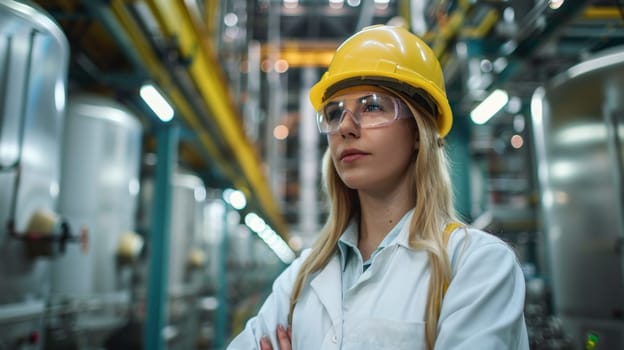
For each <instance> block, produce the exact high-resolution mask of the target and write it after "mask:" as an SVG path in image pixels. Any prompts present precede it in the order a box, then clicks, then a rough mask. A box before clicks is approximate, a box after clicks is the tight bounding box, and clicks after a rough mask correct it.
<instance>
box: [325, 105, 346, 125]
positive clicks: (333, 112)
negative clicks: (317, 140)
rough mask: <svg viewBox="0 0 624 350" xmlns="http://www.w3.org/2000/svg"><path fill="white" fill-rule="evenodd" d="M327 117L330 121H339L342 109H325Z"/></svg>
mask: <svg viewBox="0 0 624 350" xmlns="http://www.w3.org/2000/svg"><path fill="white" fill-rule="evenodd" d="M325 117H326V118H327V121H328V122H335V121H338V120H340V117H342V109H340V108H334V109H328V110H325Z"/></svg>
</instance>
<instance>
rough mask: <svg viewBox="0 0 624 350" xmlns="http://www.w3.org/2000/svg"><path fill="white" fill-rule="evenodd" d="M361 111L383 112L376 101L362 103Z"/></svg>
mask: <svg viewBox="0 0 624 350" xmlns="http://www.w3.org/2000/svg"><path fill="white" fill-rule="evenodd" d="M362 111H364V112H383V107H382V106H381V105H380V104H378V103H374V102H369V103H366V104H364V106H363V108H362Z"/></svg>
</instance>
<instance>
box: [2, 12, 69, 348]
mask: <svg viewBox="0 0 624 350" xmlns="http://www.w3.org/2000/svg"><path fill="white" fill-rule="evenodd" d="M68 62H69V46H68V43H67V39H66V38H65V35H64V34H63V32H62V31H61V29H60V28H59V26H58V25H57V24H56V23H55V22H54V20H53V19H52V18H51V17H50V16H49V15H48V14H46V13H45V12H43V11H42V10H41V9H40V8H38V7H36V6H34V5H29V4H26V3H23V2H16V1H10V0H9V1H7V0H5V1H2V2H0V225H1V226H0V227H1V229H0V281H1V282H0V286H1V287H0V330H2V331H1V332H0V343H1V344H9V345H8V346H9V347H10V348H14V347H15V348H17V346H19V344H17V343H15V342H16V341H25V342H32V341H33V339H28V334H31V335H32V334H35V333H36V332H39V331H40V329H39V328H40V326H41V324H42V321H41V319H38V317H39V316H37V315H40V314H41V313H42V312H43V308H44V305H45V299H46V298H47V296H48V292H49V288H50V283H49V281H50V278H49V261H48V259H46V258H41V257H34V258H31V257H28V256H27V246H26V244H25V241H24V240H22V239H21V238H24V237H23V236H24V235H23V233H24V232H25V231H26V229H27V226H28V224H29V221H30V219H31V218H32V217H33V215H34V214H35V213H37V212H45V213H47V214H50V215H53V214H54V212H55V209H56V204H57V196H58V192H59V173H60V154H61V153H60V152H61V139H62V130H63V129H62V124H63V118H64V113H65V97H66V85H67V67H68ZM11 221H13V222H14V224H15V225H14V227H13V228H14V229H13V230H9V228H8V226H7V225H8V224H9V222H11ZM9 231H11V232H13V233H14V234H15V237H13V236H12V235H10V232H9ZM29 320H30V321H29ZM31 321H32V322H31ZM32 332H35V333H32ZM24 337H26V338H24ZM35 337H36V336H35ZM24 346H25V345H24ZM35 346H36V344H35Z"/></svg>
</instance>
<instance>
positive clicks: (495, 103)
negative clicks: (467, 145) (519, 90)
mask: <svg viewBox="0 0 624 350" xmlns="http://www.w3.org/2000/svg"><path fill="white" fill-rule="evenodd" d="M508 101H509V95H508V94H507V92H506V91H503V90H500V89H496V90H494V91H493V92H492V93H491V94H490V96H488V97H486V98H485V100H483V101H482V102H481V103H480V104H479V105H478V106H477V107H475V109H473V110H472V112H470V118H471V119H472V121H473V122H474V123H475V124H479V125H481V124H485V123H487V121H488V120H490V119H491V118H492V117H493V116H494V115H495V114H496V113H498V111H500V110H501V108H503V107H505V105H506V104H507V102H508Z"/></svg>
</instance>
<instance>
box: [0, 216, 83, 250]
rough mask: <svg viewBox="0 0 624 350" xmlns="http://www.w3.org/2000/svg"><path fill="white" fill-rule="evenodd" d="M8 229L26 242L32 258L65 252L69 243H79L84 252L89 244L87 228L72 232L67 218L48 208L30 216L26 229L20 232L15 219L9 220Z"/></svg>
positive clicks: (11, 234)
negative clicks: (62, 217) (64, 218)
mask: <svg viewBox="0 0 624 350" xmlns="http://www.w3.org/2000/svg"><path fill="white" fill-rule="evenodd" d="M7 230H8V233H9V235H10V236H11V237H13V238H15V239H19V240H21V241H22V242H24V243H25V244H26V251H27V254H28V256H30V257H31V258H36V257H40V256H46V257H51V256H54V255H56V254H57V253H60V254H63V253H64V252H65V249H66V247H67V244H68V243H79V244H80V248H81V249H82V251H83V252H86V251H87V249H88V246H89V232H88V230H87V229H86V228H84V227H83V228H81V229H80V231H79V232H78V234H72V232H71V229H70V226H69V223H68V222H67V221H66V220H63V219H61V218H60V217H59V216H58V215H57V214H56V213H53V212H50V211H46V210H36V211H35V212H34V213H33V214H32V215H31V216H30V218H29V220H28V224H27V226H26V229H25V231H23V232H18V231H17V230H16V228H15V221H14V220H9V221H8V222H7Z"/></svg>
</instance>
